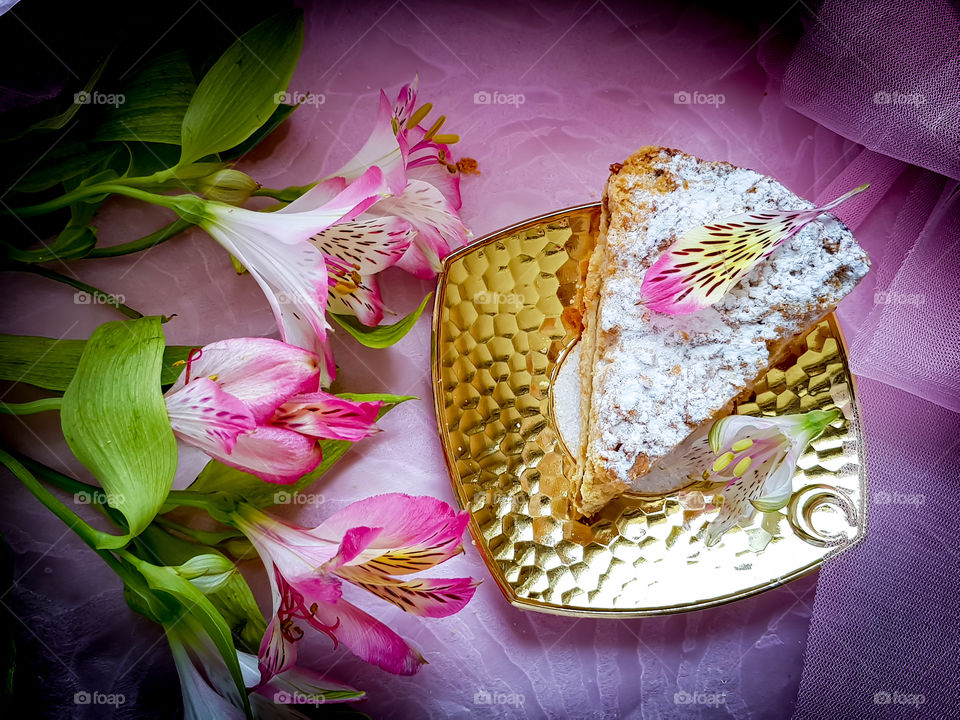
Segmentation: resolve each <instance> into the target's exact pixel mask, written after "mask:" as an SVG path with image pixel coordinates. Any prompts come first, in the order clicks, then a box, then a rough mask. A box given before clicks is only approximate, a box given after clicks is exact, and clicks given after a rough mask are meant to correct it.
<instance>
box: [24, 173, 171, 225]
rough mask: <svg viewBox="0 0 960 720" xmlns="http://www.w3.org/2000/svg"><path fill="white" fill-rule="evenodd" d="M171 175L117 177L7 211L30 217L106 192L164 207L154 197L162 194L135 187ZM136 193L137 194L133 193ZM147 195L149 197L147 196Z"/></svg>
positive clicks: (151, 184) (161, 179) (160, 181)
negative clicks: (111, 180)
mask: <svg viewBox="0 0 960 720" xmlns="http://www.w3.org/2000/svg"><path fill="white" fill-rule="evenodd" d="M171 177H173V173H172V172H171V170H161V171H160V172H156V173H153V174H152V175H144V176H143V177H132V178H118V179H116V180H114V181H113V182H110V183H94V184H93V185H81V186H80V187H78V188H76V189H75V190H71V191H70V192H68V193H64V194H63V195H61V196H60V197H55V198H53V199H52V200H47V202H43V203H39V204H37V205H28V206H27V207H22V208H13V209H11V210H9V211H8V212H9V213H11V214H13V215H19V216H20V217H31V216H33V215H43V214H45V213H48V212H53V211H54V210H59V209H61V208H64V207H66V206H67V205H72V204H73V203H74V202H76V201H77V200H82V199H83V198H87V197H91V196H94V195H105V194H107V193H117V194H119V195H129V196H130V197H138V198H139V199H140V200H146V201H147V202H151V203H153V204H155V205H164V206H165V207H170V206H169V205H166V204H165V203H163V202H157V201H156V200H155V199H152V198H158V197H163V196H162V195H156V194H154V193H148V192H144V191H143V190H138V189H136V186H138V185H139V186H144V187H150V186H154V185H159V184H161V183H163V182H165V181H166V180H169V179H170V178H171ZM134 193H137V194H134ZM148 196H149V197H148Z"/></svg>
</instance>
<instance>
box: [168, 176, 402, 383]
mask: <svg viewBox="0 0 960 720" xmlns="http://www.w3.org/2000/svg"><path fill="white" fill-rule="evenodd" d="M387 185H388V180H387V179H386V178H385V176H384V174H383V172H382V170H381V169H380V168H379V167H377V166H372V167H370V168H368V169H367V170H365V171H364V172H363V173H361V174H360V175H358V176H357V177H356V179H354V180H353V182H351V183H349V184H348V183H347V181H346V180H345V179H344V178H334V179H332V180H329V181H326V182H323V183H320V184H319V185H317V186H316V187H314V188H312V189H310V190H309V191H307V192H306V193H304V194H303V195H302V196H301V197H299V198H297V199H296V200H295V201H293V202H292V203H290V204H289V205H287V206H285V207H283V208H281V209H279V210H276V211H275V212H259V211H256V210H248V209H246V208H240V207H234V206H232V205H227V204H226V203H221V202H215V201H211V200H201V199H200V198H197V197H194V196H186V195H185V196H180V197H179V198H176V202H177V203H178V212H179V213H180V214H181V215H182V216H184V217H186V218H188V219H190V220H191V221H192V222H196V223H197V224H198V225H200V226H201V227H202V228H203V229H204V230H206V231H207V233H209V234H210V235H211V236H212V237H213V238H214V239H215V240H216V241H217V242H219V243H220V244H221V245H223V247H224V248H226V249H227V250H228V251H229V252H230V253H231V254H232V255H233V256H234V257H235V258H236V259H237V260H238V261H239V262H240V263H241V264H242V265H243V266H244V267H245V268H246V269H247V270H248V271H249V272H250V275H252V276H253V278H254V279H255V280H256V281H257V283H258V284H259V285H260V288H261V289H262V290H263V292H264V295H266V298H267V301H268V302H269V303H270V307H271V308H272V310H273V313H274V315H275V316H276V318H277V324H278V325H279V326H280V333H281V335H282V337H283V339H284V340H285V341H286V342H288V343H290V344H291V345H296V346H297V347H302V348H305V349H307V350H313V351H316V352H317V353H319V354H320V356H321V357H322V358H323V361H322V365H321V380H322V384H323V386H324V387H326V386H328V385H329V384H330V382H332V380H333V378H334V377H335V375H336V366H335V365H334V362H333V355H332V351H331V350H330V348H329V346H328V344H327V342H326V338H327V330H328V329H329V325H328V324H327V320H326V317H325V316H324V313H325V311H326V305H327V290H328V285H329V278H328V276H327V265H326V263H325V262H324V256H323V254H322V253H321V252H320V251H318V250H317V248H316V247H315V246H314V245H313V244H312V243H311V242H310V239H311V238H313V237H314V236H315V235H317V234H318V233H320V232H322V231H324V230H326V229H327V228H329V227H330V226H331V225H335V224H336V223H338V222H348V221H351V220H353V219H354V218H356V217H357V216H358V215H360V214H361V213H363V211H364V210H366V209H367V208H369V207H370V206H371V205H373V204H374V203H375V202H376V201H377V200H380V199H381V198H382V197H385V196H386V195H388V194H389V189H388V187H387Z"/></svg>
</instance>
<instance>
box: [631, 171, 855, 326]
mask: <svg viewBox="0 0 960 720" xmlns="http://www.w3.org/2000/svg"><path fill="white" fill-rule="evenodd" d="M868 187H869V185H861V186H860V187H857V188H854V189H853V190H851V191H850V192H848V193H845V194H844V195H841V196H840V197H838V198H837V199H836V200H833V201H831V202H829V203H827V204H826V205H823V206H821V207H816V208H812V209H810V210H778V211H767V212H751V213H743V214H740V215H733V216H730V217H727V218H725V219H722V220H719V221H717V222H714V223H711V224H709V225H701V226H700V227H696V228H693V229H692V230H690V231H688V232H687V233H686V234H685V235H684V236H683V237H682V238H680V239H679V240H676V241H675V242H674V243H673V244H672V245H671V246H670V247H669V248H667V249H666V250H665V251H664V252H663V254H662V255H660V257H659V258H658V259H657V261H656V262H655V263H654V264H653V265H652V266H651V267H650V269H649V270H647V272H646V274H645V275H644V278H643V283H642V285H641V288H640V298H641V300H640V302H642V303H643V304H644V305H645V306H646V307H648V308H650V309H651V310H654V311H656V312H661V313H666V314H667V315H685V314H688V313H692V312H696V311H697V310H700V309H701V308H705V307H707V306H708V305H713V304H714V303H715V302H717V301H718V300H720V298H722V297H723V296H724V295H725V294H726V293H727V291H728V290H729V289H730V288H731V287H733V286H734V285H735V284H736V283H738V282H739V281H740V280H741V279H742V278H743V277H744V276H745V275H746V274H747V273H749V272H750V271H751V270H752V269H753V268H754V267H755V266H756V265H757V263H758V262H760V261H761V260H762V259H763V258H765V257H767V256H768V255H770V253H772V252H773V251H774V250H776V249H777V247H778V246H780V244H782V243H783V242H784V241H785V240H787V239H789V238H791V237H793V236H794V235H796V234H797V233H798V232H800V230H802V229H803V227H804V226H805V225H807V224H808V223H810V222H812V221H814V220H816V219H817V218H818V217H819V216H820V215H822V214H823V213H825V212H827V211H829V210H832V209H833V208H835V207H837V206H838V205H839V204H840V203H842V202H844V201H846V200H848V199H849V198H851V197H853V196H854V195H856V194H857V193H860V192H863V191H864V190H866V189H867V188H868Z"/></svg>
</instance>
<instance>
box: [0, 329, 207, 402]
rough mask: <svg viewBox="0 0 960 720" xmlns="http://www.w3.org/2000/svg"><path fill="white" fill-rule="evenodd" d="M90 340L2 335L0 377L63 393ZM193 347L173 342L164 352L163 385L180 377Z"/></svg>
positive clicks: (161, 381) (0, 336)
mask: <svg viewBox="0 0 960 720" xmlns="http://www.w3.org/2000/svg"><path fill="white" fill-rule="evenodd" d="M86 345H87V341H86V340H54V339H53V338H46V337H36V336H33V335H0V380H8V381H10V382H15V383H16V382H22V383H26V384H28V385H35V386H36V387H41V388H45V389H47V390H56V391H57V392H63V391H64V390H66V389H67V386H68V385H69V384H70V381H71V380H72V379H73V376H74V374H75V373H76V371H77V365H79V364H80V357H81V356H82V355H83V349H84V348H85V347H86ZM192 349H193V348H191V347H187V346H183V345H171V346H170V347H168V348H166V349H165V350H164V351H163V366H162V370H161V373H160V384H161V385H169V384H171V383H173V382H175V381H176V379H177V378H178V377H180V373H181V372H183V366H182V365H176V364H175V363H178V362H181V363H182V362H184V361H186V359H187V357H189V355H190V351H191V350H192Z"/></svg>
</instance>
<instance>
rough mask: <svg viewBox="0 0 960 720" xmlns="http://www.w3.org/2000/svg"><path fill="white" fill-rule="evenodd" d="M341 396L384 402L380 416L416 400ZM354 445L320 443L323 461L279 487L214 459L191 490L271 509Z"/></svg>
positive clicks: (397, 396) (329, 442)
mask: <svg viewBox="0 0 960 720" xmlns="http://www.w3.org/2000/svg"><path fill="white" fill-rule="evenodd" d="M340 397H344V398H348V399H350V400H362V401H371V402H372V401H376V400H381V401H383V403H384V405H383V407H382V408H380V414H379V416H378V417H383V416H384V415H386V414H387V413H388V412H389V411H390V410H392V409H393V408H395V407H396V406H397V405H399V404H400V403H402V402H406V401H407V400H415V399H416V398H414V397H412V396H409V395H386V394H375V393H369V394H356V393H343V394H341V395H340ZM352 446H353V443H352V442H350V441H349V440H320V449H321V450H322V451H323V460H322V461H321V462H320V464H319V465H318V466H317V467H316V469H314V470H313V471H312V472H309V473H307V474H306V475H304V476H303V477H302V478H300V479H299V480H297V482H295V483H293V484H292V485H277V484H276V483H268V482H264V481H263V480H261V479H260V478H258V477H257V476H255V475H251V474H250V473H245V472H243V471H242V470H237V469H236V468H232V467H229V466H227V465H224V464H223V463H220V462H217V461H216V460H211V461H210V462H208V463H207V464H206V466H205V467H204V468H203V470H201V471H200V474H199V475H198V476H197V479H196V480H195V481H194V482H193V484H192V485H190V487H189V488H188V490H190V491H191V492H198V493H214V492H219V491H221V490H223V491H227V492H230V493H236V494H237V495H240V496H242V497H243V499H244V500H246V501H247V502H249V503H250V504H251V505H255V506H256V507H269V506H270V505H276V504H277V501H278V498H279V497H282V496H286V497H289V496H291V495H294V494H296V493H298V492H300V491H301V490H303V489H304V488H306V487H309V486H310V485H311V484H313V483H314V482H316V481H317V480H318V479H319V478H320V477H321V476H322V475H323V474H324V473H325V472H326V471H327V470H329V469H330V468H331V467H332V466H333V464H334V463H335V462H337V460H339V459H340V458H341V457H343V455H344V454H345V453H346V452H347V450H349V449H350V448H351V447H352Z"/></svg>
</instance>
